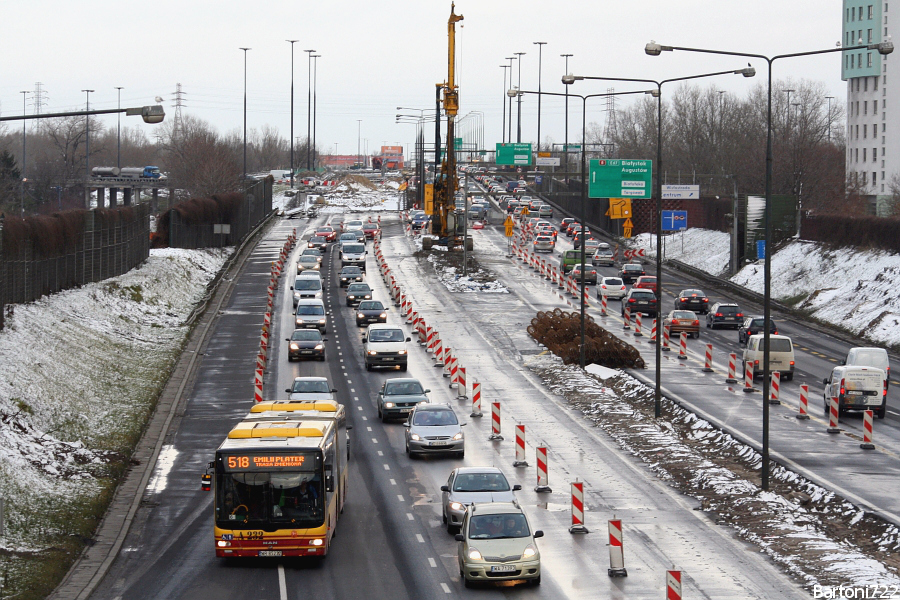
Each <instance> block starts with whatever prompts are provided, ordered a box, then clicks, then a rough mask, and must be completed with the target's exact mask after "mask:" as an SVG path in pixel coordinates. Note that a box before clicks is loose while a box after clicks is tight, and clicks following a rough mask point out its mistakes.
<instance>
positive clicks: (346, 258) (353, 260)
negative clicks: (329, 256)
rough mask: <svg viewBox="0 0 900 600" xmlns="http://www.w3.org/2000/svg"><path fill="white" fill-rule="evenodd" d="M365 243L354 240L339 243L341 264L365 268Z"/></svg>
mask: <svg viewBox="0 0 900 600" xmlns="http://www.w3.org/2000/svg"><path fill="white" fill-rule="evenodd" d="M366 254H368V252H367V251H366V245H365V244H360V243H356V242H347V243H345V244H342V245H341V266H342V267H347V266H351V265H352V266H356V267H359V268H360V269H362V270H363V271H365V270H366Z"/></svg>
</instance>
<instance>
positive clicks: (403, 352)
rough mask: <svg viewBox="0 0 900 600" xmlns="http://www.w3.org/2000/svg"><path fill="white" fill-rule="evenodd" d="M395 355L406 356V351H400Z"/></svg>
mask: <svg viewBox="0 0 900 600" xmlns="http://www.w3.org/2000/svg"><path fill="white" fill-rule="evenodd" d="M397 354H406V350H400V351H399V352H397Z"/></svg>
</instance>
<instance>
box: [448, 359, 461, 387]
mask: <svg viewBox="0 0 900 600" xmlns="http://www.w3.org/2000/svg"><path fill="white" fill-rule="evenodd" d="M458 371H459V359H457V358H456V355H455V354H450V386H449V387H450V389H453V388H455V387H456V386H457V384H458V382H457V381H456V374H457V372H458Z"/></svg>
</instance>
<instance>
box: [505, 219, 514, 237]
mask: <svg viewBox="0 0 900 600" xmlns="http://www.w3.org/2000/svg"><path fill="white" fill-rule="evenodd" d="M515 226H516V223H515V221H513V218H512V217H506V220H505V221H503V227H504V228H506V237H512V236H513V228H514V227H515Z"/></svg>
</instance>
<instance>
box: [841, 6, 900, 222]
mask: <svg viewBox="0 0 900 600" xmlns="http://www.w3.org/2000/svg"><path fill="white" fill-rule="evenodd" d="M891 3H892V2H891V1H889V0H875V1H874V2H873V1H872V0H843V5H844V14H843V37H842V42H843V45H844V47H849V46H858V45H861V44H877V43H879V42H881V41H882V40H889V39H890V29H889V19H888V17H889V14H890V13H889V11H888V9H889V7H890V4H891ZM893 3H894V4H895V7H894V10H895V12H897V18H898V19H900V1H897V2H893ZM842 56H843V64H842V65H841V79H843V80H844V81H846V82H847V176H848V178H850V179H853V178H854V177H855V178H856V181H857V183H858V184H859V185H860V186H861V188H862V189H863V190H865V193H866V195H867V196H869V201H870V204H871V207H872V210H873V211H875V212H877V214H883V212H884V208H885V206H886V201H887V199H888V198H889V197H890V194H891V190H890V180H891V178H892V177H893V176H894V175H900V148H898V146H897V143H896V140H898V139H900V131H898V127H900V119H898V116H900V94H894V95H890V94H888V93H887V91H888V75H889V72H888V64H889V63H890V62H898V63H900V57H897V58H890V57H889V56H888V55H881V54H880V53H879V52H878V51H877V50H854V51H852V52H844V53H842ZM897 76H898V77H900V73H898V74H897ZM894 85H895V86H896V85H897V84H896V83H895V84H894ZM888 115H891V119H888V118H887V116H888ZM892 141H893V143H892Z"/></svg>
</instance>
